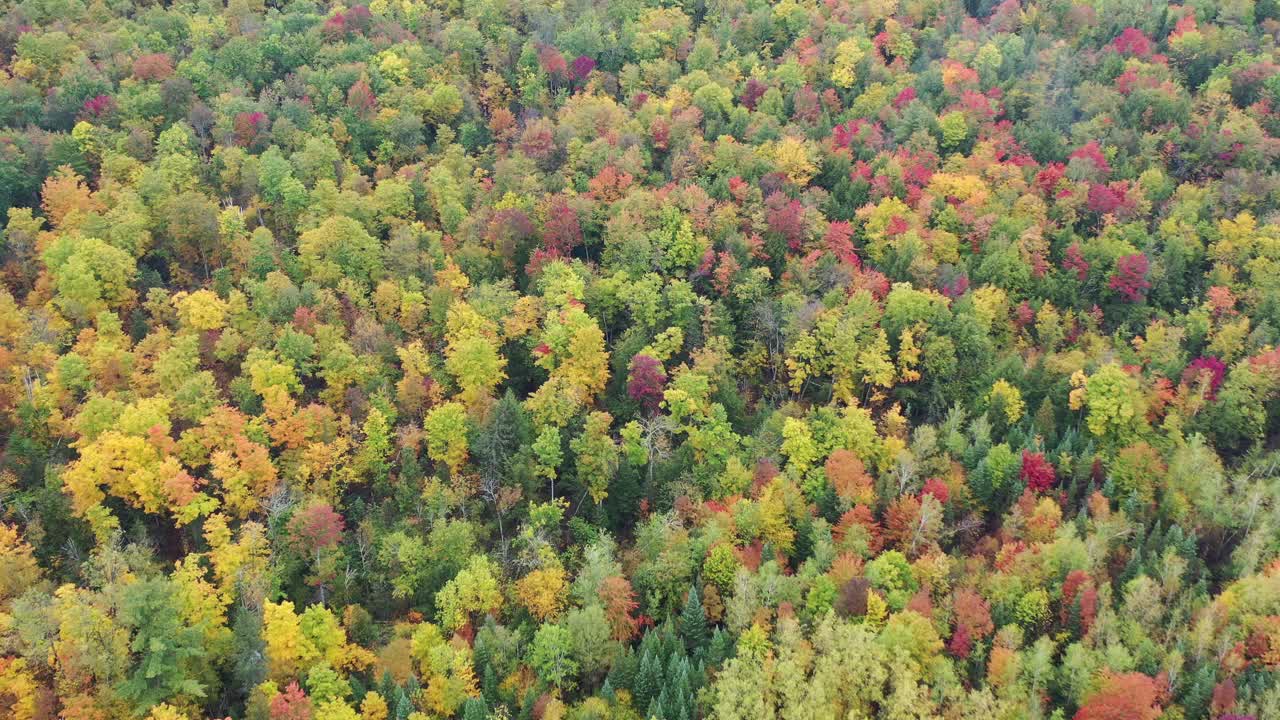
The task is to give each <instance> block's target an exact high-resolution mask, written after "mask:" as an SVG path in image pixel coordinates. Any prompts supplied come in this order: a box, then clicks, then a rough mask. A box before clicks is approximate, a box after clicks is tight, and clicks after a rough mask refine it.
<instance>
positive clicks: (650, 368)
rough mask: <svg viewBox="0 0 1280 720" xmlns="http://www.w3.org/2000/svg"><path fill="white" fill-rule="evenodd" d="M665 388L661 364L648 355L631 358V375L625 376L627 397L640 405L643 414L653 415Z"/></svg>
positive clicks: (665, 379) (664, 377)
mask: <svg viewBox="0 0 1280 720" xmlns="http://www.w3.org/2000/svg"><path fill="white" fill-rule="evenodd" d="M666 386H667V373H666V371H665V370H663V369H662V363H660V362H658V361H657V360H654V359H653V358H651V357H649V356H648V355H636V356H635V357H633V358H631V373H630V374H629V375H628V376H627V395H628V396H630V397H631V399H632V400H635V401H636V402H638V403H640V405H641V406H642V407H643V408H644V409H645V412H648V413H653V412H656V411H657V410H658V403H660V402H662V391H663V388H665V387H666Z"/></svg>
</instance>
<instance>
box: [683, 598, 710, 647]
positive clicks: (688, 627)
mask: <svg viewBox="0 0 1280 720" xmlns="http://www.w3.org/2000/svg"><path fill="white" fill-rule="evenodd" d="M680 637H681V638H682V639H683V640H684V646H685V648H686V649H687V650H688V651H689V653H690V654H697V652H698V651H699V650H700V649H701V648H702V647H703V646H705V645H706V643H707V638H708V637H709V633H708V631H707V613H706V611H704V610H703V609H702V600H701V599H700V598H699V597H698V588H697V587H692V588H689V599H688V600H687V601H686V602H685V605H684V610H682V611H681V612H680Z"/></svg>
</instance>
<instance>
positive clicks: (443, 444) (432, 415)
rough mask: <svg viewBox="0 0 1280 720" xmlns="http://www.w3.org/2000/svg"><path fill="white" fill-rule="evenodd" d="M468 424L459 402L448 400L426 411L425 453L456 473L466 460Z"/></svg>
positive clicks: (424, 427)
mask: <svg viewBox="0 0 1280 720" xmlns="http://www.w3.org/2000/svg"><path fill="white" fill-rule="evenodd" d="M469 428H470V424H469V423H468V421H467V410H466V408H465V407H463V406H462V404H461V403H456V402H448V403H444V404H443V405H438V406H436V407H434V408H432V409H431V412H429V413H427V419H426V422H425V423H424V424H423V429H424V430H426V432H427V455H428V456H429V457H430V458H431V459H432V460H435V461H436V462H442V463H444V464H445V465H447V466H448V467H449V472H451V473H453V474H457V473H458V472H460V471H461V470H462V465H463V463H465V462H466V461H467V449H468V446H467V433H468V431H469Z"/></svg>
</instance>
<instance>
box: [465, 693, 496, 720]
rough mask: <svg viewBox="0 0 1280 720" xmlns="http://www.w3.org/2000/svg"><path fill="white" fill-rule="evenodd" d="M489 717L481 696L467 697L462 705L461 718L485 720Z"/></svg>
mask: <svg viewBox="0 0 1280 720" xmlns="http://www.w3.org/2000/svg"><path fill="white" fill-rule="evenodd" d="M487 717H489V708H488V707H487V706H486V705H485V702H484V700H483V699H481V698H469V699H468V700H467V701H466V702H465V703H464V704H463V705H462V720H485V718H487Z"/></svg>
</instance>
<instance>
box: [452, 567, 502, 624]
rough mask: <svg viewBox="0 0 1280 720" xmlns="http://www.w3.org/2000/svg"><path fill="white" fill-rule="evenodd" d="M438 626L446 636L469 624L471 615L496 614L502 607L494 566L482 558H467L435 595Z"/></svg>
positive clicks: (496, 572)
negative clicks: (465, 562) (442, 628)
mask: <svg viewBox="0 0 1280 720" xmlns="http://www.w3.org/2000/svg"><path fill="white" fill-rule="evenodd" d="M436 607H438V608H439V612H440V624H441V625H442V626H443V627H444V629H445V630H448V631H450V632H452V631H454V630H457V629H458V628H460V627H462V626H463V625H464V624H465V623H467V622H469V620H470V616H471V615H473V614H475V613H496V612H497V611H498V610H499V609H500V608H501V607H502V594H501V592H500V591H499V588H498V571H497V566H496V565H495V564H494V562H493V561H492V560H490V559H489V558H488V557H486V556H484V555H477V556H474V557H472V558H471V560H470V561H469V562H468V563H467V565H466V567H464V568H463V569H462V570H460V571H459V572H458V574H457V575H456V576H454V578H453V579H452V580H450V581H449V582H448V583H446V584H445V586H444V588H442V589H441V590H440V592H438V593H436Z"/></svg>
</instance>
